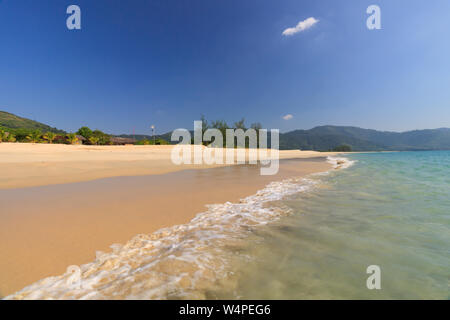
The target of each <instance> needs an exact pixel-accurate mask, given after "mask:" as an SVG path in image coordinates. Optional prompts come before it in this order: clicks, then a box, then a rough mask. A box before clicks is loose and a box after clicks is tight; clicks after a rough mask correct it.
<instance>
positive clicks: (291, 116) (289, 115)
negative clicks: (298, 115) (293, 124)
mask: <svg viewBox="0 0 450 320" xmlns="http://www.w3.org/2000/svg"><path fill="white" fill-rule="evenodd" d="M293 117H294V116H293V115H292V114H287V115H285V116H283V119H284V120H291V119H292V118H293Z"/></svg>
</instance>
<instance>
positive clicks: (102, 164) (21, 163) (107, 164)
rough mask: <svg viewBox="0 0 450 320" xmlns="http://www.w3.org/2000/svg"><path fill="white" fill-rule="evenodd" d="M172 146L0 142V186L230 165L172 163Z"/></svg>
mask: <svg viewBox="0 0 450 320" xmlns="http://www.w3.org/2000/svg"><path fill="white" fill-rule="evenodd" d="M173 148H174V146H173V145H170V146H87V145H61V144H32V143H0V190H2V189H18V188H28V187H37V186H45V185H62V184H67V183H75V182H83V181H92V180H97V179H102V178H109V177H125V176H144V175H155V174H166V173H170V172H178V171H182V170H188V169H206V168H217V167H224V166H230V164H213V165H206V164H201V165H198V164H190V165H185V164H183V165H175V164H173V163H172V161H171V152H172V149H173ZM203 148H204V147H203ZM337 154H340V153H339V152H318V151H300V150H280V151H279V158H280V160H281V159H304V158H311V157H326V156H334V155H337ZM247 156H248V154H247ZM263 159H267V158H263Z"/></svg>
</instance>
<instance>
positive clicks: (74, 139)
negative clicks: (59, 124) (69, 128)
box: [67, 133, 78, 144]
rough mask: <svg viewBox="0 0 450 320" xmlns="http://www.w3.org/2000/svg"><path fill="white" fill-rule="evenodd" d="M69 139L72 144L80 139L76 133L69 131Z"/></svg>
mask: <svg viewBox="0 0 450 320" xmlns="http://www.w3.org/2000/svg"><path fill="white" fill-rule="evenodd" d="M67 141H69V143H70V144H75V143H77V141H78V138H77V135H76V134H75V133H69V134H68V135H67Z"/></svg>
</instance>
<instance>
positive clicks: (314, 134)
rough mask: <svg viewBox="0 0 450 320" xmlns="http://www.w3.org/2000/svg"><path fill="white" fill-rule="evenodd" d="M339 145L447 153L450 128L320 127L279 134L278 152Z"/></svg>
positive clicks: (372, 149) (354, 147)
mask: <svg viewBox="0 0 450 320" xmlns="http://www.w3.org/2000/svg"><path fill="white" fill-rule="evenodd" d="M340 145H349V146H351V148H352V150H354V151H382V150H398V151H406V150H411V151H412V150H450V129H449V128H440V129H429V130H414V131H406V132H390V131H377V130H371V129H362V128H358V127H345V126H320V127H315V128H312V129H310V130H295V131H291V132H287V133H284V134H280V149H303V150H304V149H310V150H330V149H334V148H336V147H338V146H340Z"/></svg>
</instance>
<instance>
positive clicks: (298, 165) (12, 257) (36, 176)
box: [0, 143, 331, 296]
mask: <svg viewBox="0 0 450 320" xmlns="http://www.w3.org/2000/svg"><path fill="white" fill-rule="evenodd" d="M171 148H172V146H156V147H155V146H145V147H138V146H125V147H92V146H66V145H43V144H40V145H33V144H6V143H3V144H0V162H1V165H0V168H1V169H0V171H1V175H0V188H1V189H3V190H0V257H2V258H1V260H0V275H1V276H0V296H6V295H8V294H11V293H13V292H16V291H17V290H20V289H21V288H23V287H24V286H26V285H29V284H31V283H33V282H35V281H37V280H39V279H42V278H44V277H48V276H52V275H59V274H62V273H64V272H65V271H66V268H67V266H69V265H81V264H84V263H87V262H90V261H92V260H94V259H95V256H96V251H98V250H100V251H109V250H110V248H109V246H110V245H112V244H114V243H125V242H127V241H128V240H130V239H131V238H132V237H133V236H135V235H137V234H150V233H152V232H154V231H156V230H158V229H161V228H165V227H170V226H173V225H178V224H184V223H187V222H189V221H190V220H191V219H192V218H193V217H195V216H196V214H198V213H200V212H203V211H205V210H206V207H205V205H207V204H215V203H225V202H227V201H230V202H237V201H239V199H241V198H243V197H246V196H249V195H252V194H254V193H255V192H256V191H257V190H260V189H261V188H263V187H264V186H265V185H267V184H268V183H270V182H271V181H279V180H282V179H286V178H290V177H300V176H305V175H308V174H310V173H314V172H323V171H326V170H329V169H330V168H331V165H330V164H329V163H327V162H326V161H325V155H328V154H323V153H318V152H311V151H281V152H280V158H285V160H282V161H281V162H280V170H279V172H278V174H277V175H274V176H261V175H260V171H259V166H258V165H238V166H217V165H215V166H206V165H196V166H193V165H190V166H185V165H182V166H176V165H173V164H172V162H171V161H170V152H171ZM212 167H216V168H212Z"/></svg>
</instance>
